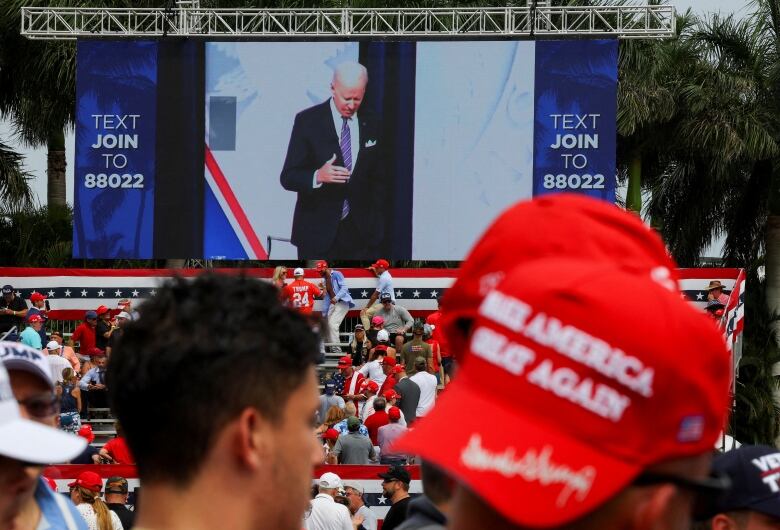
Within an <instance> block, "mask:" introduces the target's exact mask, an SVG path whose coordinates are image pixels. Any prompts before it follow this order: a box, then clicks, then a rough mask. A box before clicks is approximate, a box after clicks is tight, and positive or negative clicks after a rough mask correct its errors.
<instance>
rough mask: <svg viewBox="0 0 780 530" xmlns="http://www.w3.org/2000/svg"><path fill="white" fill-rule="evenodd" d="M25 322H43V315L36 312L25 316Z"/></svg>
mask: <svg viewBox="0 0 780 530" xmlns="http://www.w3.org/2000/svg"><path fill="white" fill-rule="evenodd" d="M27 322H43V317H42V316H41V315H39V314H37V313H36V314H34V315H30V316H29V317H27Z"/></svg>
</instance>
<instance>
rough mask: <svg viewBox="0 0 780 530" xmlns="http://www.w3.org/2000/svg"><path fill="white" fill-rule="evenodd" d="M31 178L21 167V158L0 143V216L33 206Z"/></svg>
mask: <svg viewBox="0 0 780 530" xmlns="http://www.w3.org/2000/svg"><path fill="white" fill-rule="evenodd" d="M30 179H32V176H31V175H30V174H29V173H28V172H27V171H25V169H24V167H23V166H22V156H21V155H20V154H18V153H16V152H15V151H13V150H12V149H11V148H10V147H8V146H7V145H6V144H4V143H3V142H2V141H0V214H6V213H11V212H15V211H18V210H21V209H26V208H28V207H30V206H32V205H33V202H34V200H33V194H32V190H31V189H30V183H29V181H30Z"/></svg>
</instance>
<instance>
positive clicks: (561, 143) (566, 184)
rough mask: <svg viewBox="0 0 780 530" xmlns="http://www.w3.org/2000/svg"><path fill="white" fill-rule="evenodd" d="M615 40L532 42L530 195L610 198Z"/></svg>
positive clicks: (612, 199)
mask: <svg viewBox="0 0 780 530" xmlns="http://www.w3.org/2000/svg"><path fill="white" fill-rule="evenodd" d="M617 60H618V42H617V40H576V41H574V40H567V41H539V42H537V43H536V68H535V72H536V80H535V96H534V99H535V117H534V196H538V195H544V194H547V193H560V192H575V193H582V194H585V195H589V196H591V197H596V198H600V199H604V200H606V201H609V202H615V142H616V112H617Z"/></svg>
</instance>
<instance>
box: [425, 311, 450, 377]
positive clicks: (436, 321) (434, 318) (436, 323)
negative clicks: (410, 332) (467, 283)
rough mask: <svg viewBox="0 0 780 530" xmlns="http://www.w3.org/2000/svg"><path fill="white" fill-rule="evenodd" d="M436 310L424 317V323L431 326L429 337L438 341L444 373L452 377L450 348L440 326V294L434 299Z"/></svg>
mask: <svg viewBox="0 0 780 530" xmlns="http://www.w3.org/2000/svg"><path fill="white" fill-rule="evenodd" d="M436 304H437V305H436V307H437V309H436V311H435V312H433V313H431V314H430V315H428V318H426V319H425V323H426V324H428V325H430V326H431V329H432V330H433V333H432V334H431V338H432V339H433V340H435V341H436V342H438V343H439V352H440V354H441V364H442V365H443V366H444V373H445V374H447V376H448V377H452V364H453V360H454V359H453V358H452V354H451V353H450V349H449V347H448V345H447V337H446V336H445V335H444V328H443V326H441V325H440V324H441V318H442V310H441V296H439V297H438V298H437V299H436Z"/></svg>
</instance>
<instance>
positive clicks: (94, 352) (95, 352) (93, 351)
mask: <svg viewBox="0 0 780 530" xmlns="http://www.w3.org/2000/svg"><path fill="white" fill-rule="evenodd" d="M86 355H88V356H89V357H104V356H105V355H106V352H105V351H104V350H101V349H100V348H90V349H88V350H87V352H86Z"/></svg>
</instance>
